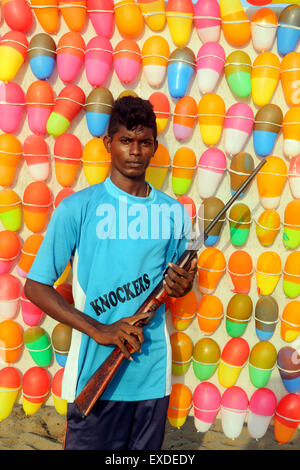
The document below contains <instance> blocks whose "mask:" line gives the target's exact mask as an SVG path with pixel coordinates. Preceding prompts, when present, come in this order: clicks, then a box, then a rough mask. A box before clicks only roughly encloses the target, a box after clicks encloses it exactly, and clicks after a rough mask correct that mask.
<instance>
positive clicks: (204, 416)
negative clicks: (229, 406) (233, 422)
mask: <svg viewBox="0 0 300 470" xmlns="http://www.w3.org/2000/svg"><path fill="white" fill-rule="evenodd" d="M220 403H221V394H220V392H219V390H218V388H217V387H216V386H215V385H214V384H212V383H210V382H202V383H200V384H198V385H197V387H196V388H195V390H194V393H193V408H194V425H195V428H196V430H197V432H207V431H208V430H209V429H210V427H211V425H212V424H213V422H214V420H215V418H216V416H217V414H218V412H219V409H220Z"/></svg>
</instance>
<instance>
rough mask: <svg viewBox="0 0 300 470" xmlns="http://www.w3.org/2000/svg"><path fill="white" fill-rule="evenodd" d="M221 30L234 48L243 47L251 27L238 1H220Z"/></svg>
mask: <svg viewBox="0 0 300 470" xmlns="http://www.w3.org/2000/svg"><path fill="white" fill-rule="evenodd" d="M219 3H220V10H221V18H222V30H223V33H224V36H225V39H226V40H227V41H228V42H229V44H231V46H234V47H241V46H244V45H245V44H246V43H247V42H248V41H249V39H250V37H251V25H250V20H249V19H248V16H247V15H246V12H245V10H244V8H243V6H242V4H241V1H240V0H220V2H219Z"/></svg>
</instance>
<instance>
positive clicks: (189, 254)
mask: <svg viewBox="0 0 300 470" xmlns="http://www.w3.org/2000/svg"><path fill="white" fill-rule="evenodd" d="M265 163H266V160H265V159H264V160H262V161H261V162H260V163H259V164H258V165H257V167H256V168H255V169H254V170H253V172H252V173H251V174H250V175H249V176H248V178H247V179H246V180H245V181H244V183H243V184H242V185H241V186H240V188H239V189H238V190H237V192H236V193H235V194H234V195H233V196H232V197H231V199H230V200H229V201H228V202H227V204H226V205H225V206H224V207H223V209H222V210H221V211H220V212H219V213H218V214H217V216H216V217H215V218H214V219H213V220H212V221H211V222H210V224H209V225H208V226H207V228H206V229H205V230H204V233H203V235H200V236H199V237H198V238H197V239H196V240H195V241H194V242H193V243H192V245H191V247H190V248H189V249H187V250H186V251H185V252H184V253H183V254H182V256H181V257H180V258H179V260H178V261H177V263H176V264H177V265H178V266H180V267H182V268H184V269H186V270H188V269H189V267H190V264H191V262H192V259H193V258H194V257H195V256H196V255H197V251H198V250H199V249H200V248H201V245H202V243H203V241H204V240H205V239H206V238H207V236H208V234H209V232H210V231H211V229H212V228H213V227H214V226H215V225H216V223H217V222H218V221H219V220H220V218H221V217H222V216H223V215H224V214H225V212H226V211H227V210H228V208H229V207H230V206H231V205H232V203H233V202H234V201H235V200H236V199H237V198H238V197H239V195H240V194H241V193H242V192H243V191H244V190H245V189H246V187H247V186H248V185H249V184H250V182H251V181H252V179H253V178H254V177H255V176H256V174H257V173H258V172H259V170H260V169H261V168H262V166H263V165H264V164H265ZM167 297H168V294H167V292H166V291H165V289H164V287H163V280H162V281H161V282H160V283H159V284H158V285H157V286H156V287H155V289H154V290H153V291H152V292H151V294H150V295H149V296H148V297H147V299H146V300H145V301H144V303H143V304H142V305H141V307H140V308H139V309H138V310H137V312H136V314H139V313H145V314H148V316H147V318H145V319H142V320H139V321H138V322H136V323H135V326H140V327H144V326H146V325H147V324H148V323H150V321H151V320H152V318H153V317H154V315H155V312H156V310H157V309H158V307H160V306H161V305H162V304H164V303H165V301H166V300H167ZM125 344H126V347H127V349H128V351H129V352H130V353H132V352H133V351H134V348H133V347H132V346H131V345H130V344H129V343H128V342H127V341H126V342H125ZM124 358H125V356H124V354H123V353H122V351H121V350H120V348H119V347H118V346H116V347H115V348H114V350H113V351H112V352H111V354H110V355H109V356H108V357H107V359H106V360H105V361H104V362H103V363H102V364H101V365H100V367H99V368H98V369H97V370H96V371H95V372H94V374H93V375H92V376H91V378H90V379H89V381H88V382H87V384H86V385H85V387H84V388H83V389H82V391H81V392H80V394H79V395H78V396H77V397H76V399H75V404H76V405H77V408H78V410H79V412H80V414H81V416H82V417H83V418H85V417H86V416H87V415H88V414H89V412H90V411H91V409H92V407H93V406H94V404H95V402H96V401H97V400H98V398H99V397H100V396H101V395H102V393H103V392H104V390H105V389H106V387H107V385H108V384H109V382H110V381H111V380H112V378H113V377H114V375H115V373H116V372H117V370H118V369H119V367H120V365H121V364H122V362H123V359H124Z"/></svg>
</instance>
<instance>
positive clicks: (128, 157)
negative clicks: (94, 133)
mask: <svg viewBox="0 0 300 470" xmlns="http://www.w3.org/2000/svg"><path fill="white" fill-rule="evenodd" d="M104 144H105V147H106V149H107V151H108V152H110V154H111V165H112V170H113V171H118V172H119V173H121V174H122V175H123V176H126V177H127V178H133V179H134V178H139V177H140V176H143V175H144V174H145V172H146V169H147V167H148V165H149V163H150V159H151V158H152V157H153V155H154V153H155V151H156V149H157V141H156V140H154V137H153V131H152V129H151V128H149V127H143V126H138V127H137V128H135V129H132V130H128V129H127V128H126V127H125V126H120V128H119V130H118V131H117V132H116V133H115V134H114V135H113V138H112V139H111V138H110V137H108V136H105V137H104Z"/></svg>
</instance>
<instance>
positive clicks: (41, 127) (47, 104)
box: [26, 80, 55, 135]
mask: <svg viewBox="0 0 300 470" xmlns="http://www.w3.org/2000/svg"><path fill="white" fill-rule="evenodd" d="M54 104H55V98H54V92H53V89H52V87H51V85H50V84H49V83H48V82H46V81H44V80H37V81H36V82H33V83H31V85H30V86H29V87H28V90H27V93H26V108H27V115H28V126H29V128H30V130H31V131H32V132H33V133H34V134H37V135H39V134H46V133H47V121H48V118H49V116H50V114H51V112H52V110H53V108H54Z"/></svg>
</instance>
